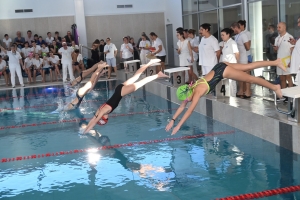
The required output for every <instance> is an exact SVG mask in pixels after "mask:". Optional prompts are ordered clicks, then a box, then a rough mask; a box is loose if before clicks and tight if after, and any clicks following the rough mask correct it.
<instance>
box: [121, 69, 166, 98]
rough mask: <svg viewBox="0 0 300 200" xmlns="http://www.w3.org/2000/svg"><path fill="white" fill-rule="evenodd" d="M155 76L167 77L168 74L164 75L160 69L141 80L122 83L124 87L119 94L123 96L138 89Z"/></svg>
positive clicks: (155, 77)
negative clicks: (127, 83)
mask: <svg viewBox="0 0 300 200" xmlns="http://www.w3.org/2000/svg"><path fill="white" fill-rule="evenodd" d="M157 78H169V76H167V75H165V74H164V73H162V72H161V71H160V72H159V73H158V74H155V75H152V76H148V77H146V78H143V79H142V80H140V81H138V82H136V83H132V84H130V85H124V87H123V88H122V91H121V95H122V96H125V95H127V94H130V93H132V92H134V91H136V90H137V89H139V88H140V87H142V86H144V85H146V84H147V83H149V82H151V81H153V80H155V79H157Z"/></svg>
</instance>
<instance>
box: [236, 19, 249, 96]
mask: <svg viewBox="0 0 300 200" xmlns="http://www.w3.org/2000/svg"><path fill="white" fill-rule="evenodd" d="M231 29H232V30H233V31H234V33H235V42H236V43H237V46H238V50H239V54H240V57H239V60H238V61H237V62H238V63H241V64H247V63H248V56H247V51H249V50H250V42H249V39H248V37H247V35H246V33H244V32H243V31H242V30H241V28H240V25H239V23H237V22H235V23H233V24H232V25H231ZM246 73H248V74H250V71H248V72H246ZM238 84H239V91H238V93H237V94H236V96H237V97H240V98H250V97H251V84H250V83H246V82H242V81H239V82H238Z"/></svg>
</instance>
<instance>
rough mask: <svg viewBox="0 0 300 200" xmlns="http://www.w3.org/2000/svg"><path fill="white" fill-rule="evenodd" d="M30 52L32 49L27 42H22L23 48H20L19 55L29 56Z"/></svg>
mask: <svg viewBox="0 0 300 200" xmlns="http://www.w3.org/2000/svg"><path fill="white" fill-rule="evenodd" d="M31 52H32V49H31V48H30V47H29V44H28V42H25V43H24V48H22V50H21V55H22V57H23V58H24V59H25V58H27V57H28V56H29V54H30V53H31Z"/></svg>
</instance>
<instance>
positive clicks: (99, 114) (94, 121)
mask: <svg viewBox="0 0 300 200" xmlns="http://www.w3.org/2000/svg"><path fill="white" fill-rule="evenodd" d="M99 109H100V110H99ZM99 109H98V111H97V113H96V116H97V117H96V116H94V117H93V118H92V119H91V121H90V122H89V124H88V125H87V127H86V129H85V130H84V132H83V134H86V133H87V132H89V131H90V130H91V129H92V128H94V126H95V125H96V124H97V122H98V121H99V120H100V119H101V118H102V117H103V115H105V114H108V113H109V112H110V111H111V108H110V107H109V106H107V105H105V106H103V107H102V108H101V107H100V108H99Z"/></svg>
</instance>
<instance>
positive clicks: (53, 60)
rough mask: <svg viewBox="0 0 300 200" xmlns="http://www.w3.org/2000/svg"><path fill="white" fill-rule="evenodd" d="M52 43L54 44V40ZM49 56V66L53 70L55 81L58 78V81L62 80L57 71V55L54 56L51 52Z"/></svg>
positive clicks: (58, 63) (58, 66) (58, 62)
mask: <svg viewBox="0 0 300 200" xmlns="http://www.w3.org/2000/svg"><path fill="white" fill-rule="evenodd" d="M53 42H56V41H55V40H54V41H53ZM49 54H50V56H49V61H50V65H51V67H52V70H54V72H55V80H56V81H57V77H58V76H59V77H60V79H62V76H61V74H60V71H59V70H60V68H61V65H60V59H59V57H58V56H57V55H54V53H53V52H51V51H50V53H49Z"/></svg>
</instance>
